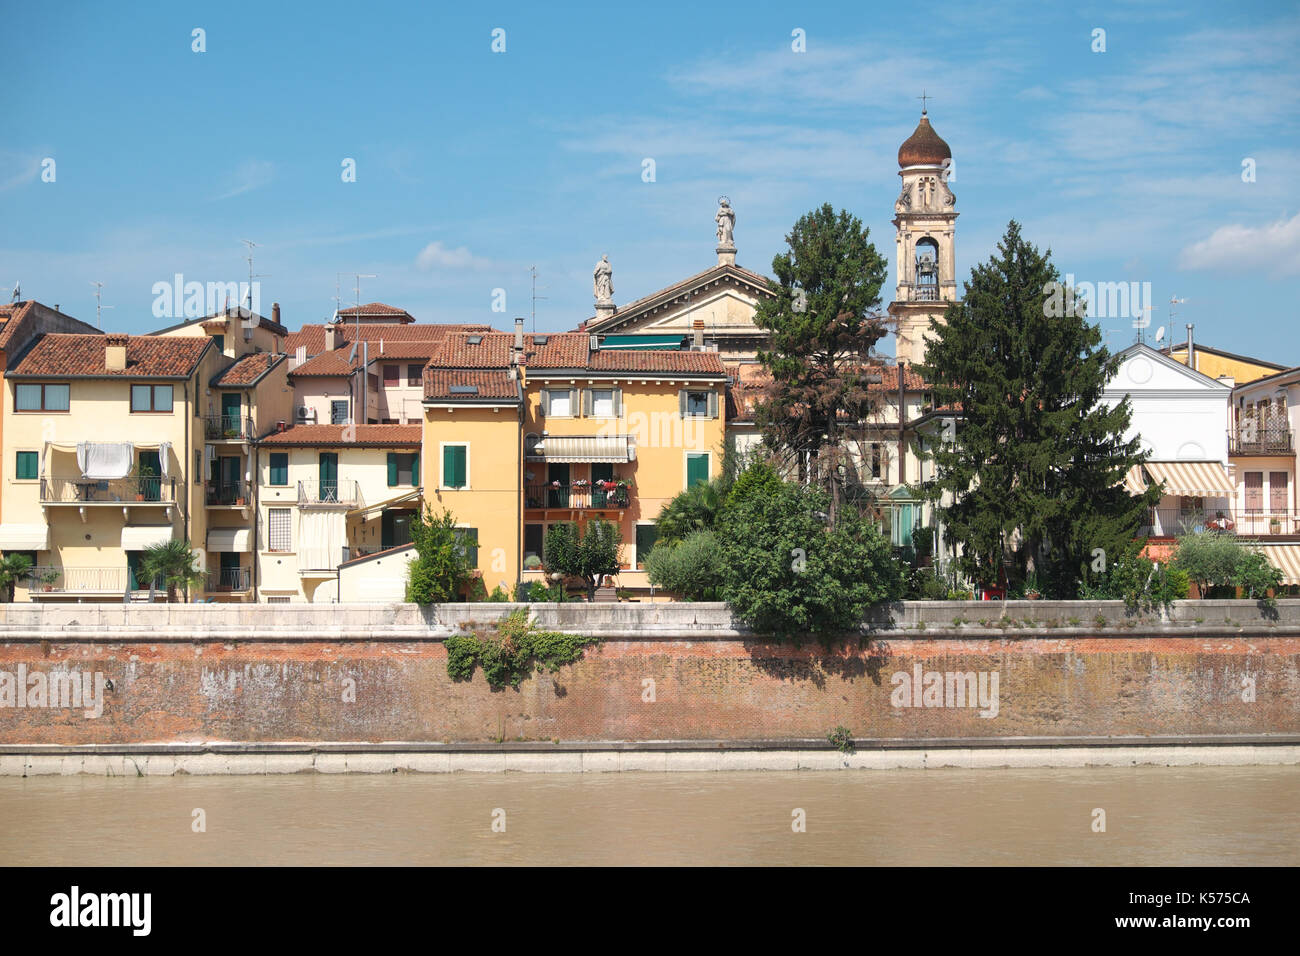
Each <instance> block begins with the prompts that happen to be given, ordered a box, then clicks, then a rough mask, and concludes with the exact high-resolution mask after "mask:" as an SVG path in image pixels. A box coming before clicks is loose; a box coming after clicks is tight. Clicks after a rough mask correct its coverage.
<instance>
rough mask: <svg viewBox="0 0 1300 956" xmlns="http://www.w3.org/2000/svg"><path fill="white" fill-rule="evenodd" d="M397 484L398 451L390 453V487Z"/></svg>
mask: <svg viewBox="0 0 1300 956" xmlns="http://www.w3.org/2000/svg"><path fill="white" fill-rule="evenodd" d="M396 485H397V452H395V451H390V452H389V453H388V487H389V488H393V487H396Z"/></svg>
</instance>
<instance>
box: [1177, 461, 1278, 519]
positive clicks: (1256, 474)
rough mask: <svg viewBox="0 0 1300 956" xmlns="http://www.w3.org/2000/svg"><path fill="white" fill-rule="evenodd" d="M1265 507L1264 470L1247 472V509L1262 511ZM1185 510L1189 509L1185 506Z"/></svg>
mask: <svg viewBox="0 0 1300 956" xmlns="http://www.w3.org/2000/svg"><path fill="white" fill-rule="evenodd" d="M1263 508H1264V473H1263V472H1262V471H1248V472H1246V510H1247V511H1261V510H1263ZM1183 510H1184V511H1186V510H1187V509H1186V508H1184V509H1183Z"/></svg>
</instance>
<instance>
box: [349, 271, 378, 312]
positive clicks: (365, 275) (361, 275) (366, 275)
mask: <svg viewBox="0 0 1300 956" xmlns="http://www.w3.org/2000/svg"><path fill="white" fill-rule="evenodd" d="M352 278H354V279H356V285H354V286H353V287H352V291H353V293H355V295H356V297H357V301H356V306H357V325H360V324H361V280H362V279H378V278H379V276H377V275H375V274H374V273H373V272H354V273H352Z"/></svg>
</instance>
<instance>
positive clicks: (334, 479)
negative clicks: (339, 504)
mask: <svg viewBox="0 0 1300 956" xmlns="http://www.w3.org/2000/svg"><path fill="white" fill-rule="evenodd" d="M319 478H320V500H321V501H338V500H339V456H338V453H337V452H333V451H323V452H321V453H320V471H319Z"/></svg>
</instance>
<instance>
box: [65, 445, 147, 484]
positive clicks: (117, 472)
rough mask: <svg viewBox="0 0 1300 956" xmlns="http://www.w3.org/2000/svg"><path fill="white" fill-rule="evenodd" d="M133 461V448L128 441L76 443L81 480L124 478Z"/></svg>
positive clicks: (129, 471)
mask: <svg viewBox="0 0 1300 956" xmlns="http://www.w3.org/2000/svg"><path fill="white" fill-rule="evenodd" d="M134 461H135V446H134V445H133V444H131V442H129V441H118V442H98V441H81V442H77V467H79V468H80V469H81V476H82V477H83V478H125V477H126V476H127V475H129V474H130V473H131V466H132V464H134Z"/></svg>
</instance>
